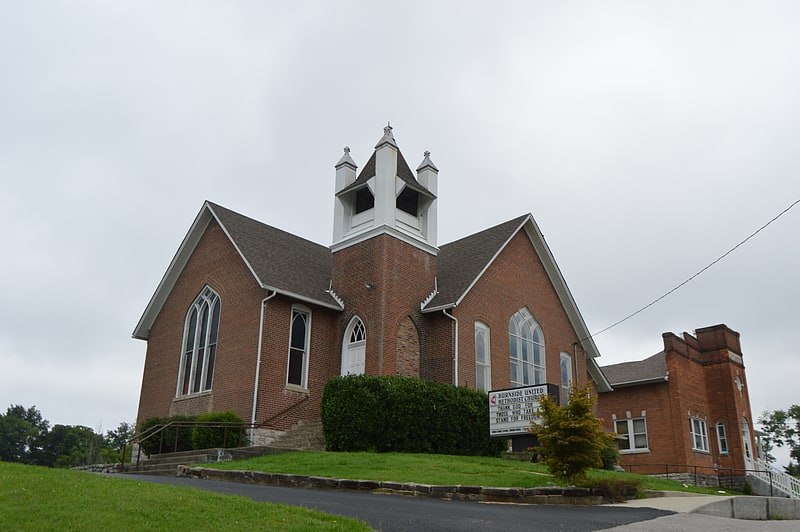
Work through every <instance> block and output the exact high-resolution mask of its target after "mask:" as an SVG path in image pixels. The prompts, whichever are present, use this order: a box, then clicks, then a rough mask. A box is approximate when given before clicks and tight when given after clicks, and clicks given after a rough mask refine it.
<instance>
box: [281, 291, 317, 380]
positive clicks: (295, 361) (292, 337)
mask: <svg viewBox="0 0 800 532" xmlns="http://www.w3.org/2000/svg"><path fill="white" fill-rule="evenodd" d="M310 338H311V311H310V310H308V309H307V308H306V307H302V306H300V305H295V306H294V307H292V325H291V331H290V332H289V363H288V368H287V370H286V383H287V384H293V385H295V386H300V387H301V388H306V387H307V385H308V346H309V342H310Z"/></svg>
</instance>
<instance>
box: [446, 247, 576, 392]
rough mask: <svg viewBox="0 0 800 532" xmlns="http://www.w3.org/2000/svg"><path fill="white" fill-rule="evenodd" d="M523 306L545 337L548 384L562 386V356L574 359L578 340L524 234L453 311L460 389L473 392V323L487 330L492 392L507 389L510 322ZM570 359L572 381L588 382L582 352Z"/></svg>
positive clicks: (508, 381)
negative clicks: (457, 330) (486, 326)
mask: <svg viewBox="0 0 800 532" xmlns="http://www.w3.org/2000/svg"><path fill="white" fill-rule="evenodd" d="M523 307H527V308H528V310H530V312H531V314H533V317H534V319H535V320H536V322H537V323H538V324H539V325H540V326H541V328H542V332H543V333H544V341H545V367H546V377H547V382H549V383H553V384H557V385H559V386H560V385H561V363H560V357H561V352H562V351H563V352H566V353H569V354H570V355H574V354H575V351H574V350H573V344H575V343H576V342H577V341H578V340H579V338H578V337H577V335H576V334H575V331H574V330H573V328H572V325H571V324H570V322H569V318H568V317H567V314H566V312H565V311H564V308H563V306H562V305H561V301H560V299H559V298H558V294H557V293H556V291H555V289H554V288H553V284H552V283H551V282H550V278H549V277H548V276H547V272H546V271H545V269H544V266H543V265H542V263H541V261H540V260H539V257H538V255H537V254H536V251H535V249H534V248H533V245H532V244H531V241H530V239H529V238H528V236H527V234H526V233H525V232H524V231H520V232H519V233H517V235H516V236H514V237H513V238H512V239H511V241H510V242H509V243H508V245H507V246H506V247H505V249H503V251H502V252H501V253H500V254H499V255H498V257H497V258H496V259H495V261H494V263H492V265H491V266H490V267H489V268H488V269H487V271H486V272H484V274H483V276H482V277H481V279H480V281H479V282H478V283H477V284H476V285H475V286H474V287H473V288H472V290H470V292H469V293H468V294H467V296H466V297H465V298H464V300H463V301H462V302H461V304H459V305H458V306H457V307H456V308H454V309H453V311H452V312H453V315H455V316H456V317H457V318H458V320H459V353H458V356H459V375H458V382H459V384H460V385H463V386H469V387H471V388H474V387H475V378H476V375H475V321H482V322H483V323H485V324H487V325H488V326H489V329H490V353H491V374H492V389H500V388H508V387H510V386H511V378H510V369H509V367H510V359H509V340H508V322H509V320H510V319H511V316H512V315H514V314H515V313H516V312H517V311H518V310H519V309H521V308H523ZM574 359H577V371H576V372H575V373H574V379H575V380H577V381H579V382H580V383H581V384H582V383H585V382H586V381H587V380H588V379H589V377H588V376H587V373H586V360H585V358H584V354H583V352H582V351H581V350H580V349H578V350H577V356H573V360H574ZM573 367H574V363H573Z"/></svg>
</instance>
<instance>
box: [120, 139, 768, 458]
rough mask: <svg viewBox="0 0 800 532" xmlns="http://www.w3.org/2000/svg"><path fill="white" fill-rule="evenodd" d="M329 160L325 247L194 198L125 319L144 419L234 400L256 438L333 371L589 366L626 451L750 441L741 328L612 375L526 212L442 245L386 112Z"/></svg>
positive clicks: (512, 380)
mask: <svg viewBox="0 0 800 532" xmlns="http://www.w3.org/2000/svg"><path fill="white" fill-rule="evenodd" d="M335 169H336V175H335V199H334V201H335V209H334V220H333V244H332V245H331V246H330V247H328V246H323V245H319V244H316V243H313V242H310V241H308V240H305V239H303V238H300V237H298V236H295V235H292V234H289V233H286V232H284V231H281V230H279V229H276V228H274V227H271V226H268V225H265V224H263V223H260V222H258V221H256V220H253V219H251V218H248V217H245V216H243V215H241V214H238V213H236V212H233V211H231V210H228V209H226V208H224V207H221V206H219V205H216V204H213V203H210V202H206V203H205V204H204V205H203V206H202V208H201V209H200V212H199V214H198V215H197V217H196V218H195V220H194V222H193V224H192V225H191V228H190V229H189V232H188V234H187V235H186V236H185V238H184V240H183V242H182V243H181V245H180V247H179V249H178V251H177V253H176V255H175V257H174V258H173V260H172V262H171V263H170V265H169V267H168V269H167V271H166V273H165V275H164V277H163V279H162V280H161V282H160V284H159V285H158V287H157V289H156V292H155V294H154V295H153V297H152V299H151V300H150V302H149V304H148V305H147V308H146V309H145V312H144V314H143V315H142V317H141V319H140V321H139V323H138V324H137V325H136V328H135V330H134V333H133V336H134V337H135V338H138V339H142V340H145V341H147V354H146V360H145V366H144V375H143V380H142V390H141V396H140V402H139V411H138V422H139V423H141V422H142V421H144V420H146V419H148V418H150V417H154V416H170V415H176V414H199V413H207V412H221V411H227V410H231V411H233V412H235V413H236V414H238V415H239V416H240V417H242V418H243V419H245V420H247V421H249V422H252V423H253V424H254V425H255V426H257V427H258V428H257V430H256V431H255V437H254V442H253V443H256V444H265V443H269V442H271V441H272V440H273V439H274V438H276V437H278V436H280V435H282V434H283V433H285V432H287V431H290V430H291V429H292V428H293V427H295V426H297V425H298V424H300V423H301V422H308V421H315V420H318V419H319V417H320V399H321V394H322V390H323V387H324V385H325V383H326V382H327V381H328V380H329V379H330V378H331V377H333V376H335V375H340V374H347V373H367V374H374V375H406V376H413V377H421V378H424V379H431V380H435V381H440V382H444V383H452V384H454V385H458V386H468V387H471V388H476V389H479V390H490V389H503V388H510V387H517V386H525V385H532V384H544V383H549V384H554V385H556V386H557V387H558V388H559V389H560V390H562V393H564V392H565V391H566V390H567V389H568V388H569V387H570V386H571V385H572V384H574V383H579V384H583V383H585V382H591V383H592V385H593V388H594V390H595V391H596V392H598V394H599V396H598V397H599V401H598V402H599V412H600V414H601V415H602V416H604V417H605V419H606V423H607V424H608V426H607V427H606V428H607V429H608V430H615V431H617V432H622V433H625V434H627V435H629V437H630V439H629V440H627V442H628V443H627V445H629V446H630V449H625V450H624V452H623V455H622V460H623V463H626V462H627V463H637V461H638V463H639V464H642V463H645V462H662V461H663V462H674V463H682V464H693V463H702V464H703V465H706V464H710V465H711V464H713V463H725V464H727V463H731V464H733V463H738V462H735V460H734V456H736V455H739V456H741V453H742V449H744V452H752V450H753V449H755V442H754V440H752V432H750V436H749V438H750V439H747V438H746V437H743V438H744V439H743V438H740V437H739V436H738V434H739V429H740V428H742V429H743V428H744V425H743V424H741V421H742V419H745V418H746V419H747V420H748V423H749V422H750V421H751V420H752V418H751V415H750V410H749V400H748V398H747V393H746V387H745V383H746V380H745V376H744V366H743V365H742V359H741V350H740V348H739V342H738V334H737V333H734V332H733V331H730V330H728V329H727V328H726V327H724V326H720V327H712V328H709V329H704V330H701V331H698V332H697V338H694V337H689V336H687V337H686V338H684V339H680V338H677V337H675V336H673V335H665V336H664V338H665V351H664V352H663V353H659V354H658V355H655V357H651V358H649V359H646V360H644V361H641V362H635V363H626V364H618V365H614V366H609V367H608V368H606V371H607V374H608V377H607V376H606V374H604V372H603V371H601V369H600V367H599V366H598V365H597V362H596V358H597V357H598V356H599V353H598V350H597V348H596V346H595V345H594V342H593V341H592V339H591V335H590V334H589V331H588V329H587V327H586V325H585V323H584V320H583V318H582V317H581V315H580V312H579V311H578V308H577V305H576V304H575V301H574V299H573V297H572V295H571V294H570V291H569V289H568V288H567V285H566V282H565V281H564V279H563V277H562V275H561V272H560V271H559V268H558V266H557V265H556V262H555V260H554V258H553V256H552V254H551V252H550V249H549V248H548V246H547V244H546V242H545V240H544V238H543V236H542V233H541V231H540V230H539V228H538V226H537V224H536V222H535V221H534V219H533V217H532V216H531V215H530V214H526V215H523V216H519V217H517V218H514V219H512V220H509V221H507V222H505V223H502V224H500V225H497V226H495V227H491V228H489V229H486V230H484V231H481V232H479V233H476V234H473V235H471V236H468V237H465V238H462V239H460V240H457V241H455V242H451V243H449V244H444V245H441V246H440V245H438V243H437V223H438V219H437V183H438V172H439V171H438V169H437V167H436V166H435V165H434V163H433V162H432V161H431V159H430V157H429V153H427V152H426V153H425V155H424V157H423V160H422V162H421V163H420V164H419V166H418V167H417V169H416V172H412V170H411V169H410V167H409V165H408V164H407V163H406V161H405V159H404V157H403V155H402V154H401V152H400V150H399V148H398V146H397V143H396V142H395V139H394V136H393V133H392V130H391V128H390V127H387V128H385V130H384V135H383V136H382V138H381V139H380V140H379V141H378V144H377V145H376V147H375V151H374V152H373V154H372V156H371V157H370V158H369V160H368V161H367V162H366V164H365V165H364V167H363V169H361V171H360V172H359V173H357V169H358V167H357V165H356V163H355V162H354V161H353V159H352V158H351V157H350V154H349V149H348V148H345V153H344V155H343V156H342V157H341V159H340V160H339V162H338V163H337V164H336V165H335ZM726 379H728V380H727V381H726ZM731 379H734V380H731ZM735 379H738V383H739V384H738V385H737V386H739V390H737V389H736V387H734V385H733V384H732V383H733V382H736V381H735ZM728 381H730V382H728ZM742 390H744V391H742ZM737 420H738V421H737ZM698 421H702V423H698ZM718 423H722V425H719V424H718ZM721 426H724V429H720V428H719V427H721ZM748 427H749V425H748ZM723 430H724V437H723V436H722V435H723ZM625 431H627V432H625ZM715 435H716V438H718V439H716V440H715V439H714V438H715ZM745 436H746V434H745ZM723 441H724V442H725V443H724V445H727V447H726V448H727V450H728V451H727V452H728V454H727V455H724V453H723V452H722V449H723V447H722V446H723V443H720V442H723ZM744 442H747V443H744ZM743 446H744V447H743ZM724 456H726V457H727V458H724ZM725 460H727V461H725ZM742 464H743V463H742Z"/></svg>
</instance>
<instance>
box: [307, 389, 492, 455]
mask: <svg viewBox="0 0 800 532" xmlns="http://www.w3.org/2000/svg"><path fill="white" fill-rule="evenodd" d="M322 426H323V432H324V434H325V440H326V442H327V446H328V449H329V450H332V451H376V452H409V453H439V454H459V455H486V456H497V455H499V454H500V453H501V452H502V451H503V450H505V448H506V442H505V440H492V439H490V438H489V409H488V404H487V400H486V394H485V393H483V392H479V391H475V390H470V389H468V388H463V387H456V386H451V385H447V384H441V383H438V382H433V381H427V380H422V379H414V378H410V377H400V376H372V375H347V376H344V377H334V378H333V379H331V380H330V381H328V383H327V384H326V386H325V390H324V391H323V395H322Z"/></svg>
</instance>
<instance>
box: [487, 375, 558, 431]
mask: <svg viewBox="0 0 800 532" xmlns="http://www.w3.org/2000/svg"><path fill="white" fill-rule="evenodd" d="M543 395H550V396H551V397H553V398H554V399H556V400H558V386H556V385H555V384H538V385H536V386H523V387H521V388H508V389H505V390H492V391H490V392H489V436H490V437H509V436H514V435H521V434H527V433H528V432H529V431H530V428H531V423H540V419H539V400H540V398H541V397H542V396H543Z"/></svg>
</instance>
